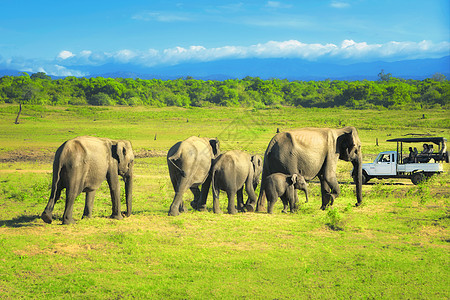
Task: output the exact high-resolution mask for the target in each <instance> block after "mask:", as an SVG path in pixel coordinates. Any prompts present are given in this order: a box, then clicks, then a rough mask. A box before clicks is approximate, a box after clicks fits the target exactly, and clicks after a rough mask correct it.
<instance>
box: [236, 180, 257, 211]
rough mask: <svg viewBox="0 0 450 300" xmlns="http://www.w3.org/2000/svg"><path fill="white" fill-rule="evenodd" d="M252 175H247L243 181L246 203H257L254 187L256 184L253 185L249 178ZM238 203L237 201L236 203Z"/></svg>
mask: <svg viewBox="0 0 450 300" xmlns="http://www.w3.org/2000/svg"><path fill="white" fill-rule="evenodd" d="M251 177H252V176H249V178H248V179H247V182H246V183H245V191H246V192H247V195H248V200H247V202H246V203H257V202H258V196H256V193H255V188H256V185H253V180H252V178H251ZM238 205H239V203H238Z"/></svg>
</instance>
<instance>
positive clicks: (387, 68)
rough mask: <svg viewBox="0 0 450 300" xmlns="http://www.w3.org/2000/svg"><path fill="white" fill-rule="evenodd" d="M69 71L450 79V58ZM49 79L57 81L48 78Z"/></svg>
mask: <svg viewBox="0 0 450 300" xmlns="http://www.w3.org/2000/svg"><path fill="white" fill-rule="evenodd" d="M71 68H72V69H76V70H79V71H81V72H84V73H88V74H91V75H89V76H86V77H105V78H120V77H121V78H141V79H154V78H155V79H164V80H165V79H176V78H185V77H188V76H190V77H193V78H195V79H203V80H225V79H235V78H244V77H246V76H251V77H260V78H261V79H269V78H280V79H288V80H325V79H332V80H333V79H338V80H363V79H367V80H377V79H378V74H379V73H380V72H381V70H384V73H385V74H387V73H391V74H392V76H393V77H397V78H404V79H419V80H421V79H425V78H430V77H431V76H433V75H434V74H436V73H441V74H443V75H444V76H446V77H447V78H450V56H445V57H442V58H436V59H416V60H403V61H395V62H385V61H377V62H363V63H354V64H337V63H332V62H313V61H306V60H302V59H297V58H266V59H260V58H247V59H231V60H230V59H229V60H217V61H210V62H192V63H182V64H178V65H173V66H158V67H144V66H138V65H135V64H114V63H111V64H105V65H101V66H89V65H85V66H76V67H71ZM19 73H20V71H18V70H0V76H4V75H18V74H19ZM52 77H53V78H61V77H56V76H52Z"/></svg>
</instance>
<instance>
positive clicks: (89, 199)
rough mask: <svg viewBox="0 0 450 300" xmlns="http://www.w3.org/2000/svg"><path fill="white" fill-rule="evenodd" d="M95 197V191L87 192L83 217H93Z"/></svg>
mask: <svg viewBox="0 0 450 300" xmlns="http://www.w3.org/2000/svg"><path fill="white" fill-rule="evenodd" d="M94 197H95V191H92V192H86V202H85V204H84V212H83V219H84V218H91V217H92V209H93V207H94Z"/></svg>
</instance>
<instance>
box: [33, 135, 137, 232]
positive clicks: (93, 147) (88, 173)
mask: <svg viewBox="0 0 450 300" xmlns="http://www.w3.org/2000/svg"><path fill="white" fill-rule="evenodd" d="M133 165H134V154H133V150H132V148H131V143H130V142H129V141H124V140H110V139H106V138H96V137H90V136H81V137H77V138H74V139H71V140H68V141H67V142H65V143H64V144H62V145H61V146H60V147H59V148H58V150H57V151H56V154H55V160H54V162H53V181H52V191H51V194H50V199H49V200H48V203H47V206H46V207H45V210H44V212H43V213H42V215H41V218H42V220H44V222H46V223H51V222H52V212H53V208H54V206H55V203H56V201H58V199H59V198H60V196H61V191H62V190H63V189H64V188H65V189H66V207H65V209H64V215H63V224H70V223H74V220H73V218H72V210H73V204H74V202H75V198H76V197H77V196H78V195H79V194H81V193H82V192H85V193H86V204H85V207H84V213H83V217H91V215H92V206H93V204H94V196H95V191H96V190H97V189H98V188H99V187H100V185H101V184H102V182H103V181H105V180H107V181H108V185H109V190H110V193H111V200H112V215H111V217H112V218H114V219H122V218H123V216H122V214H121V211H120V185H119V175H120V176H121V177H122V178H123V179H124V181H125V194H126V203H127V212H126V216H130V215H131V198H132V197H131V196H132V186H133Z"/></svg>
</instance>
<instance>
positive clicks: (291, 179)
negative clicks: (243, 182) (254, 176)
mask: <svg viewBox="0 0 450 300" xmlns="http://www.w3.org/2000/svg"><path fill="white" fill-rule="evenodd" d="M296 189H297V190H303V191H304V192H305V196H306V202H308V184H307V183H306V181H305V178H304V177H303V176H302V175H299V174H292V175H286V174H282V173H273V174H270V175H269V176H267V177H266V178H264V180H263V181H262V182H261V191H263V192H264V193H265V195H266V197H267V202H268V205H267V213H269V214H271V213H273V206H274V204H275V202H277V200H278V197H280V198H281V200H282V201H283V206H284V208H283V210H282V212H283V213H286V212H287V206H288V205H289V209H290V212H291V213H292V212H295V211H296V210H297V203H296V202H295V194H296V191H295V190H296Z"/></svg>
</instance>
